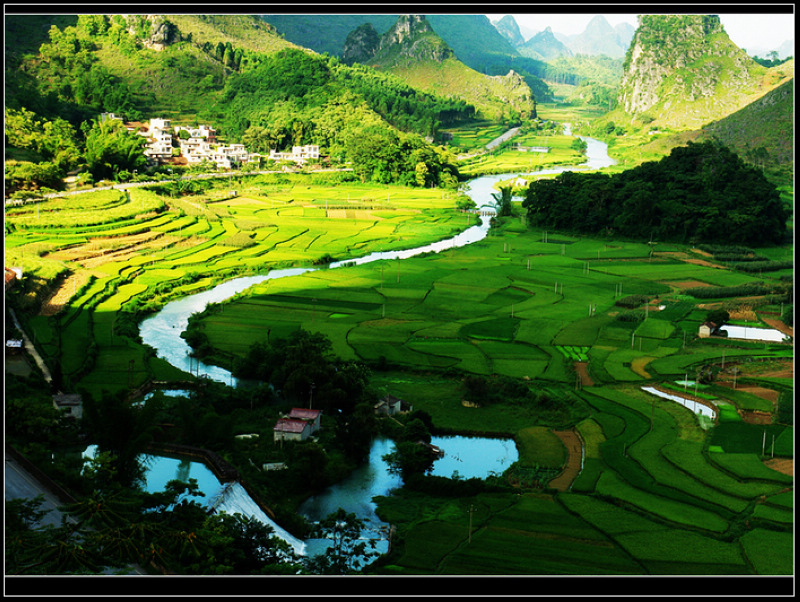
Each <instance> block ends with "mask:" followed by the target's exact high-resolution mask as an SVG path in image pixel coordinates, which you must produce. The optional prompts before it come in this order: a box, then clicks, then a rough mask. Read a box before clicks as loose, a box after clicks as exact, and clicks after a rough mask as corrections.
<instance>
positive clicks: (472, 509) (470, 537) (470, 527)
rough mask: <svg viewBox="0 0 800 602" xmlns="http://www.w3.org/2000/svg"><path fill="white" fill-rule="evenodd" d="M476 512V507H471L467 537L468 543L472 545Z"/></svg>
mask: <svg viewBox="0 0 800 602" xmlns="http://www.w3.org/2000/svg"><path fill="white" fill-rule="evenodd" d="M474 511H475V506H473V505H472V504H470V505H469V533H468V535H467V543H472V513H473V512H474Z"/></svg>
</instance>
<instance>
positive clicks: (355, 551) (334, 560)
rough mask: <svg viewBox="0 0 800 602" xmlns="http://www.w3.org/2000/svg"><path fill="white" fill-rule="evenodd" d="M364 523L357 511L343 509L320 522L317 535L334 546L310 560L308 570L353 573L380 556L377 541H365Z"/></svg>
mask: <svg viewBox="0 0 800 602" xmlns="http://www.w3.org/2000/svg"><path fill="white" fill-rule="evenodd" d="M363 530H364V522H363V521H361V520H359V519H358V518H356V515H355V514H352V513H350V514H348V513H347V512H346V511H345V510H344V509H342V508H339V509H338V510H337V511H336V512H334V513H332V514H330V515H329V516H328V517H327V518H326V519H324V520H322V521H320V523H319V524H318V525H317V528H316V529H315V530H314V533H313V535H314V537H320V538H324V539H329V540H330V541H331V544H330V547H329V548H328V549H327V550H326V552H325V553H324V554H320V555H317V556H314V557H313V558H311V559H309V560H307V561H306V569H307V570H309V571H310V572H311V573H314V574H321V575H353V574H357V573H359V572H360V571H361V569H362V568H363V567H364V566H365V565H366V564H367V563H368V562H369V560H370V559H371V558H375V557H377V556H379V554H378V552H375V551H374V550H375V540H374V539H369V540H361V539H360V537H361V533H362V531H363Z"/></svg>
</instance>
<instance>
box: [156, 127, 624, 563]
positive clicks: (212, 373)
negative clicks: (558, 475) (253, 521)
mask: <svg viewBox="0 0 800 602" xmlns="http://www.w3.org/2000/svg"><path fill="white" fill-rule="evenodd" d="M567 133H569V127H568V129H567ZM581 139H583V140H584V141H586V143H587V162H586V163H585V164H584V165H582V166H578V168H580V167H584V168H589V169H597V168H601V167H605V166H608V165H612V164H613V163H614V161H613V159H611V158H610V157H609V156H608V147H607V145H606V144H604V143H603V142H600V141H598V140H594V139H591V138H586V137H581ZM572 169H575V167H556V168H554V169H550V170H544V171H541V172H537V174H548V173H560V172H562V171H567V170H572ZM521 175H524V174H520V173H511V174H493V175H487V176H481V177H478V178H475V179H473V180H471V181H470V182H469V183H468V185H467V190H466V192H467V194H468V195H469V196H470V198H472V200H473V201H474V202H475V204H476V206H478V207H480V208H481V209H485V208H489V209H494V203H493V199H492V193H493V192H495V189H494V185H495V184H496V183H498V182H502V181H505V180H508V179H512V178H516V177H518V176H521ZM490 213H491V212H490ZM480 219H481V224H480V225H478V226H473V227H471V228H468V229H466V230H464V231H463V232H461V233H460V234H458V235H456V236H454V237H451V238H448V239H446V240H442V241H438V242H435V243H432V244H430V245H425V246H422V247H417V248H414V249H408V250H405V251H389V252H376V253H371V254H369V255H367V256H364V257H361V258H356V259H352V260H347V261H343V262H336V263H333V264H331V265H330V266H328V268H312V267H308V268H290V269H282V270H273V271H271V272H270V273H268V274H266V275H261V276H247V277H241V278H236V279H234V280H231V281H228V282H225V283H223V284H220V285H218V286H216V287H214V288H213V289H210V290H207V291H203V292H201V293H196V294H193V295H191V296H188V297H185V298H182V299H179V300H176V301H172V302H170V303H168V304H167V305H165V306H164V308H163V309H162V310H161V311H159V312H158V313H157V314H155V315H154V316H152V317H149V318H147V319H145V320H144V321H143V322H142V323H141V325H140V335H141V338H142V341H143V342H144V343H145V344H146V345H149V346H150V347H152V348H154V349H155V350H156V354H157V355H158V357H161V358H163V359H165V360H167V361H168V362H169V363H170V364H172V365H173V366H175V367H177V368H179V369H181V370H183V371H185V372H196V373H197V374H198V375H201V374H203V375H206V376H207V377H208V378H210V379H212V380H215V381H217V382H221V383H224V384H230V385H231V386H237V385H238V384H239V383H238V381H237V379H235V378H234V377H233V375H232V374H231V373H230V371H228V370H225V369H223V368H220V367H217V366H213V365H204V364H202V363H199V364H198V362H196V361H194V360H193V359H190V355H189V354H190V351H191V349H190V347H189V345H188V344H187V343H186V341H185V340H184V339H182V338H181V336H180V334H181V333H182V332H183V331H184V330H186V328H187V326H188V321H189V316H191V315H192V314H194V313H198V312H201V311H203V310H204V309H205V307H206V306H207V305H208V304H209V303H219V302H222V301H224V300H226V299H229V298H230V297H232V296H234V295H235V294H237V293H239V292H242V291H244V290H246V289H247V288H249V287H250V286H252V285H254V284H257V283H260V282H263V281H265V280H269V279H273V278H286V277H291V276H295V275H300V274H304V273H306V272H309V271H312V270H317V269H331V268H334V269H338V268H341V267H343V266H346V265H348V264H363V263H367V262H370V261H378V260H384V259H404V258H407V257H412V256H414V255H418V254H422V253H426V252H430V251H433V252H439V251H442V250H445V249H450V248H454V247H460V246H464V245H468V244H472V243H474V242H477V241H479V240H481V239H483V238H485V237H486V235H487V233H488V229H489V222H490V220H491V216H490V215H481V216H480ZM433 444H434V445H439V446H440V447H442V448H443V449H444V452H445V455H444V457H443V458H441V459H440V460H438V461H437V462H436V463H435V464H434V467H433V474H434V475H436V476H445V477H452V476H453V474H454V473H457V474H458V476H459V477H461V478H465V479H467V478H472V477H478V478H484V477H486V476H488V475H489V474H490V473H495V472H496V473H502V472H503V471H504V470H505V469H507V468H508V466H510V464H511V463H512V462H514V461H515V460H516V458H517V456H516V447H515V446H514V443H513V441H511V442H509V441H505V440H497V439H483V438H480V439H476V438H469V437H453V438H449V437H448V438H441V440H440V438H434V440H433ZM392 446H393V444H392V443H391V442H390V441H386V440H378V441H376V442H375V443H374V444H373V449H372V453H371V454H370V461H369V463H368V464H367V465H366V466H364V467H362V468H361V469H359V470H357V471H356V473H354V474H353V475H351V477H350V478H349V479H347V480H346V481H345V482H343V483H341V484H339V485H337V486H335V487H333V488H331V490H330V491H328V492H326V493H325V494H323V495H321V496H317V497H316V498H313V499H311V500H308V501H307V502H306V504H304V509H303V510H302V513H304V514H305V515H306V516H308V517H309V518H310V519H312V520H320V519H321V518H325V517H326V516H328V515H329V514H330V513H332V512H334V511H335V510H337V509H338V508H339V507H342V508H344V509H345V510H347V511H348V512H353V513H355V514H356V515H357V516H358V517H359V518H361V519H362V520H364V521H365V522H367V523H369V524H370V525H371V527H372V528H373V529H374V533H375V534H378V535H380V534H382V533H383V529H385V527H386V525H383V524H382V523H381V522H380V521H379V520H378V519H377V516H375V512H374V508H375V507H374V504H373V503H372V498H373V497H374V496H376V495H386V494H387V493H388V492H389V491H391V490H392V489H394V488H396V487H398V486H399V485H400V484H401V483H400V481H399V478H398V477H396V476H394V475H391V474H390V473H389V472H388V469H387V467H386V466H385V463H383V461H382V460H381V456H383V455H385V454H386V453H389V452H390V451H391V449H392ZM382 464H383V465H382ZM181 470H185V468H181ZM191 470H193V468H192V467H190V471H191ZM240 493H241V492H236V495H233V496H232V497H231V500H232V501H231V504H233V505H232V506H231V508H235V504H236V503H239V504H242V505H247V504H248V503H251V501H250V500H249V497H248V496H243V495H240ZM237 497H239V498H240V499H239V501H238V502H237V501H236V498H237ZM231 511H236V510H231ZM270 522H271V521H270ZM272 524H273V525H274V523H272ZM274 527H276V531H277V530H278V529H280V528H279V527H277V525H274ZM305 543H306V545H307V547H308V552H307V553H308V554H310V555H314V554H316V553H321V552H318V551H315V550H321V551H323V552H324V550H325V548H326V545H327V543H326V542H325V541H322V542H316V543H315V542H313V541H308V542H305ZM317 544H319V545H317ZM384 544H385V542H384ZM293 545H296V544H293Z"/></svg>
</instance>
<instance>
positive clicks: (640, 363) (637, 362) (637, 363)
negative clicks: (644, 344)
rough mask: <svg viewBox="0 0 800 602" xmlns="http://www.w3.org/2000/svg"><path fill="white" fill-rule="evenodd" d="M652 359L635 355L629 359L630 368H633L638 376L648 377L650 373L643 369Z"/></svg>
mask: <svg viewBox="0 0 800 602" xmlns="http://www.w3.org/2000/svg"><path fill="white" fill-rule="evenodd" d="M653 359H655V358H652V357H637V358H634V359H633V361H631V370H633V371H634V372H635V373H636V374H638V375H639V376H642V377H644V378H650V373H649V372H648V371H647V370H645V366H647V364H649V363H650V362H651V361H652V360H653Z"/></svg>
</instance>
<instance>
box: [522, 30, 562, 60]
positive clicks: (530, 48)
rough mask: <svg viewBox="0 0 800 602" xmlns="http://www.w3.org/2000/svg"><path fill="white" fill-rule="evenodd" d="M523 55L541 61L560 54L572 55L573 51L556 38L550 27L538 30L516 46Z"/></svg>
mask: <svg viewBox="0 0 800 602" xmlns="http://www.w3.org/2000/svg"><path fill="white" fill-rule="evenodd" d="M517 51H519V53H520V54H521V55H523V56H527V57H530V58H532V59H539V60H542V61H549V60H552V59H555V58H558V57H560V56H572V55H573V52H572V51H571V50H570V49H569V48H568V47H567V46H565V45H564V44H563V43H561V42H559V41H558V39H556V36H555V35H554V34H553V30H552V29H551V28H550V27H547V28H545V29H544V31H540V32H539V33H537V34H536V35H535V36H533V37H532V38H531V39H530V40H528V41H527V42H525V43H524V44H521V45H519V46H518V47H517Z"/></svg>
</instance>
